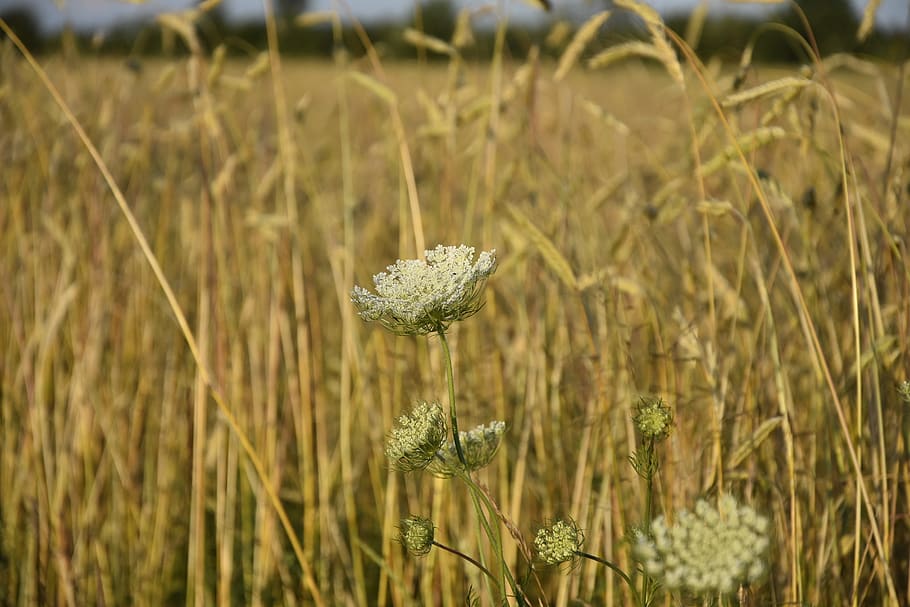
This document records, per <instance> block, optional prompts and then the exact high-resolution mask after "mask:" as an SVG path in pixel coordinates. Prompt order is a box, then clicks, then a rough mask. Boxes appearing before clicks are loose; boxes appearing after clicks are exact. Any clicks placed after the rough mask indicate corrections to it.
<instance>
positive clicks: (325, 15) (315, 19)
mask: <svg viewBox="0 0 910 607" xmlns="http://www.w3.org/2000/svg"><path fill="white" fill-rule="evenodd" d="M338 22H339V18H338V13H336V12H335V11H313V12H310V13H303V14H300V15H297V16H296V17H294V25H296V26H298V27H313V26H316V25H323V24H326V23H330V24H333V25H334V24H337V23H338Z"/></svg>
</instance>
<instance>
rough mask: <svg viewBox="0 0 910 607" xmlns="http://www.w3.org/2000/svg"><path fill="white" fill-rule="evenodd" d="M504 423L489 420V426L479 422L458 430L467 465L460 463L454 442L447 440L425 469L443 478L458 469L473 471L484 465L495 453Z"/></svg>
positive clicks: (451, 474)
mask: <svg viewBox="0 0 910 607" xmlns="http://www.w3.org/2000/svg"><path fill="white" fill-rule="evenodd" d="M505 431H506V424H505V422H502V421H493V422H490V425H489V426H485V425H484V424H481V425H479V426H477V427H476V428H474V429H473V430H469V431H467V432H459V433H458V437H459V439H460V442H461V450H462V452H463V453H464V459H465V463H466V464H467V467H465V466H462V465H461V461H460V460H459V459H458V451H457V450H456V449H455V443H454V442H449V443H448V444H447V445H446V446H445V447H444V448H442V449H440V451H439V452H438V453H437V457H436V459H434V460H433V461H431V462H430V465H429V466H427V470H429V471H430V472H432V473H433V474H435V475H436V476H440V477H443V478H448V477H450V476H454V475H455V473H456V472H457V471H458V470H465V471H466V472H473V471H475V470H480V469H481V468H483V467H485V466H486V465H487V464H489V463H490V461H491V460H492V459H493V456H494V455H496V451H497V450H498V449H499V444H500V443H501V442H502V434H503V432H505Z"/></svg>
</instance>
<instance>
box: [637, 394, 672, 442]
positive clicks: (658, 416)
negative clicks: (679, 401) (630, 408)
mask: <svg viewBox="0 0 910 607" xmlns="http://www.w3.org/2000/svg"><path fill="white" fill-rule="evenodd" d="M632 421H634V422H635V427H636V428H637V429H638V431H639V432H640V433H641V435H642V436H643V437H644V438H649V439H653V440H655V441H660V440H663V439H665V438H667V436H669V435H670V426H671V425H672V424H673V413H672V412H671V411H670V407H668V406H667V405H666V404H665V403H664V401H663V399H661V398H642V399H641V400H640V401H639V402H638V405H636V407H635V414H634V415H633V416H632Z"/></svg>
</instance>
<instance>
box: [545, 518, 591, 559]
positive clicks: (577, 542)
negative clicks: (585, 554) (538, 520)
mask: <svg viewBox="0 0 910 607" xmlns="http://www.w3.org/2000/svg"><path fill="white" fill-rule="evenodd" d="M584 541H585V536H584V533H582V531H581V529H579V528H578V525H576V524H575V521H573V520H572V519H564V520H558V521H556V522H554V523H553V524H552V525H550V526H549V527H542V528H541V529H538V531H537V535H536V536H535V537H534V547H535V548H537V554H538V555H539V556H540V559H541V560H542V561H544V562H545V563H547V564H548V565H558V564H559V563H565V562H566V561H571V560H573V559H574V558H575V556H576V554H575V552H576V551H577V550H579V549H580V548H581V545H582V543H584Z"/></svg>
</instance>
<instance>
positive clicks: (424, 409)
mask: <svg viewBox="0 0 910 607" xmlns="http://www.w3.org/2000/svg"><path fill="white" fill-rule="evenodd" d="M447 436H448V428H446V418H445V414H443V412H442V407H440V406H439V403H426V402H424V403H419V404H418V405H417V406H416V407H414V409H413V410H412V411H411V413H409V414H408V415H402V416H401V417H399V418H398V422H397V424H396V425H395V427H394V428H392V431H391V432H390V433H389V436H388V438H387V440H386V446H385V454H386V457H388V458H389V462H390V463H391V466H392V468H394V469H395V470H399V471H401V472H411V471H413V470H423V469H424V468H426V467H427V464H429V463H430V461H432V460H433V458H434V457H435V456H436V452H437V451H439V449H440V448H442V445H443V444H444V443H445V442H446V437H447Z"/></svg>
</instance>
